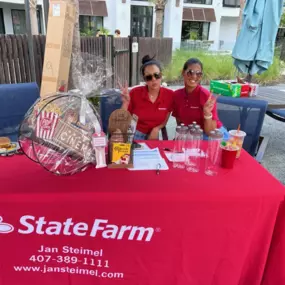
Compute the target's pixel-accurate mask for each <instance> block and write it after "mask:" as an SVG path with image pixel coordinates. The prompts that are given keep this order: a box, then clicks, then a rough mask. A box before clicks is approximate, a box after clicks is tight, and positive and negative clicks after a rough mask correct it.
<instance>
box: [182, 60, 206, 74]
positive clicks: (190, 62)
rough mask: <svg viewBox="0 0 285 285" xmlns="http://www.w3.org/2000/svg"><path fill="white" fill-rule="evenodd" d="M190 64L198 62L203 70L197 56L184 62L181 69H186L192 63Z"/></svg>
mask: <svg viewBox="0 0 285 285" xmlns="http://www.w3.org/2000/svg"><path fill="white" fill-rule="evenodd" d="M192 64H199V65H200V67H201V71H203V63H202V62H201V61H200V60H199V59H198V58H194V57H193V58H189V59H188V60H187V61H186V62H185V63H184V66H183V71H185V70H187V69H188V66H189V65H192Z"/></svg>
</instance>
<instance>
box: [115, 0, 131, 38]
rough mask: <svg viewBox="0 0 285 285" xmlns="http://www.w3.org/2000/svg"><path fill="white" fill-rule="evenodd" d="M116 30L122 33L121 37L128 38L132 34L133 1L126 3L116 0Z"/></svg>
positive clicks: (127, 0)
mask: <svg viewBox="0 0 285 285" xmlns="http://www.w3.org/2000/svg"><path fill="white" fill-rule="evenodd" d="M115 25H116V26H115V29H119V30H120V31H121V37H128V36H129V35H130V34H131V1H130V0H126V3H122V1H121V0H120V1H117V0H116V21H115Z"/></svg>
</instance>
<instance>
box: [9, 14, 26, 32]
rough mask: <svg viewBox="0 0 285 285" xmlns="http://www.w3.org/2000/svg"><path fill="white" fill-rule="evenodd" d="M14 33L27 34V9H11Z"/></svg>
mask: <svg viewBox="0 0 285 285" xmlns="http://www.w3.org/2000/svg"><path fill="white" fill-rule="evenodd" d="M11 13H12V23H13V30H14V34H15V35H18V34H26V33H27V29H26V16H25V10H11Z"/></svg>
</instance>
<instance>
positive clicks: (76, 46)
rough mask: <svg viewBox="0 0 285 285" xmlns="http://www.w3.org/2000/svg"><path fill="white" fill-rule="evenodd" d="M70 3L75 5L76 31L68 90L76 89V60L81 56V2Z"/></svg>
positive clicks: (71, 0)
mask: <svg viewBox="0 0 285 285" xmlns="http://www.w3.org/2000/svg"><path fill="white" fill-rule="evenodd" d="M68 2H71V3H73V4H74V5H75V23H74V30H73V41H72V56H71V63H70V69H69V70H70V72H69V82H68V88H69V89H71V88H74V83H73V81H74V80H73V79H74V76H76V75H75V73H74V70H75V62H74V58H76V57H78V56H79V55H80V54H81V48H80V31H79V2H78V0H69V1H68Z"/></svg>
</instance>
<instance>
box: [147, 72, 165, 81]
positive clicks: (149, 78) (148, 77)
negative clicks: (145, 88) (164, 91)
mask: <svg viewBox="0 0 285 285" xmlns="http://www.w3.org/2000/svg"><path fill="white" fill-rule="evenodd" d="M153 77H154V78H155V79H160V78H161V77H162V75H161V73H158V72H156V73H154V74H149V75H145V76H144V77H143V78H144V80H145V81H151V80H152V78H153Z"/></svg>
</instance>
